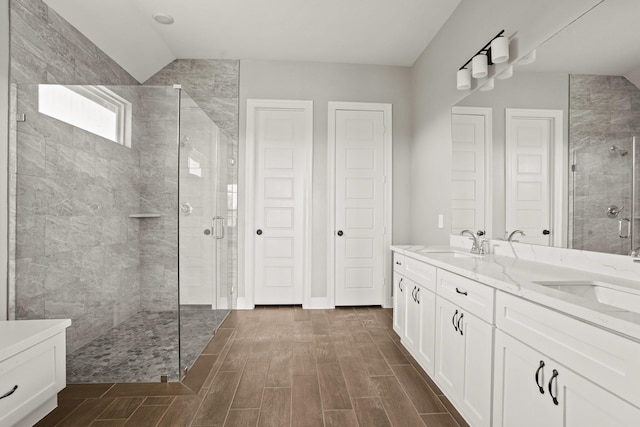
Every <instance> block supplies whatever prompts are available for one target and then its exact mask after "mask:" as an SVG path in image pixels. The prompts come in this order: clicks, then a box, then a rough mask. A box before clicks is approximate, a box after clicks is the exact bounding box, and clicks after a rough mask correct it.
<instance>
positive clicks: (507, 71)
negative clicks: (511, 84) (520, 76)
mask: <svg viewBox="0 0 640 427" xmlns="http://www.w3.org/2000/svg"><path fill="white" fill-rule="evenodd" d="M512 76H513V65H509V66H508V67H507V68H505V70H504V71H503V72H501V73H500V74H498V75H497V76H496V79H498V80H507V79H509V78H511V77H512Z"/></svg>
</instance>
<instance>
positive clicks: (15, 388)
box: [0, 384, 18, 399]
mask: <svg viewBox="0 0 640 427" xmlns="http://www.w3.org/2000/svg"><path fill="white" fill-rule="evenodd" d="M17 389H18V384H16V385H14V386H13V388H12V389H11V390H9V391H8V392H6V393H5V394H3V395H2V396H0V399H4V398H5V397H9V396H11V395H12V394H13V393H15V392H16V390H17Z"/></svg>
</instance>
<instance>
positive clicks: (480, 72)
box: [471, 54, 489, 79]
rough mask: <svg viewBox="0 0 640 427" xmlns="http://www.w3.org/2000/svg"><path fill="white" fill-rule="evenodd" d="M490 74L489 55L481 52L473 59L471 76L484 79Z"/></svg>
mask: <svg viewBox="0 0 640 427" xmlns="http://www.w3.org/2000/svg"><path fill="white" fill-rule="evenodd" d="M487 74H489V58H488V57H487V55H483V54H479V55H476V56H474V57H473V59H472V60H471V77H473V78H474V79H482V78H484V77H487Z"/></svg>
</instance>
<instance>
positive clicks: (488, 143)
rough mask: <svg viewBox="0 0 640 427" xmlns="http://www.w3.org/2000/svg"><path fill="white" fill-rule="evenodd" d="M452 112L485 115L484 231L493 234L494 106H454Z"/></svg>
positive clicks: (488, 234) (487, 234) (486, 234)
mask: <svg viewBox="0 0 640 427" xmlns="http://www.w3.org/2000/svg"><path fill="white" fill-rule="evenodd" d="M451 114H458V115H466V116H482V117H484V231H485V236H493V177H492V176H491V174H492V173H493V108H491V107H457V106H454V107H452V108H451Z"/></svg>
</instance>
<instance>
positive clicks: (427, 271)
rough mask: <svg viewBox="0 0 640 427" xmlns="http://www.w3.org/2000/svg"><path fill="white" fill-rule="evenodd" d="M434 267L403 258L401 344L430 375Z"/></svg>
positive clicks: (432, 344)
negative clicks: (403, 295)
mask: <svg viewBox="0 0 640 427" xmlns="http://www.w3.org/2000/svg"><path fill="white" fill-rule="evenodd" d="M436 272H437V268H435V267H434V266H432V265H429V264H426V263H423V262H421V261H418V260H415V259H413V258H410V257H405V275H406V278H407V280H408V282H407V287H406V290H405V294H406V321H405V322H406V324H405V334H404V336H403V339H402V343H403V344H404V346H405V347H406V348H407V349H408V350H409V351H410V352H411V354H412V355H413V357H414V358H415V359H416V360H417V361H418V363H420V366H422V368H423V369H424V370H425V371H426V372H428V373H430V374H433V369H434V352H435V347H434V346H435V330H436V329H435V320H436V311H435V309H436V306H435V302H436V296H435V290H436Z"/></svg>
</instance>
